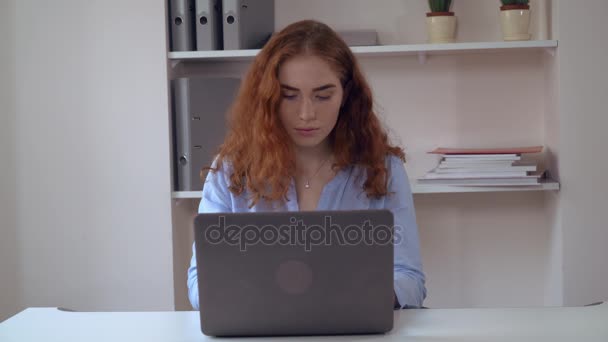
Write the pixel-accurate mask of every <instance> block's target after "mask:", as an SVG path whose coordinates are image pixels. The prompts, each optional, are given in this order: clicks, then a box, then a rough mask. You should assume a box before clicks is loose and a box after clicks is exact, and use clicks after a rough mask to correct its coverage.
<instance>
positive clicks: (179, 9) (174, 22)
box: [169, 0, 195, 51]
mask: <svg viewBox="0 0 608 342" xmlns="http://www.w3.org/2000/svg"><path fill="white" fill-rule="evenodd" d="M169 16H170V18H169V21H170V23H169V24H170V25H169V26H170V27H171V42H170V46H171V51H192V50H194V47H195V41H194V37H195V31H194V30H195V27H194V0H169Z"/></svg>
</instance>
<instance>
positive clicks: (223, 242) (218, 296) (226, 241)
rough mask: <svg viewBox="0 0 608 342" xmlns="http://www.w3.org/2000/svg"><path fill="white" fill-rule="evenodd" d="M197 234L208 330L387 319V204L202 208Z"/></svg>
mask: <svg viewBox="0 0 608 342" xmlns="http://www.w3.org/2000/svg"><path fill="white" fill-rule="evenodd" d="M195 242H196V261H197V265H198V267H197V272H198V285H199V301H200V319H201V330H202V332H203V333H204V334H206V335H212V336H271V335H328V334H361V333H384V332H387V331H389V330H391V329H392V327H393V293H394V290H393V252H394V250H393V248H394V247H393V215H392V213H391V212H390V211H389V210H360V211H310V212H267V213H213V214H199V215H198V216H197V217H196V219H195Z"/></svg>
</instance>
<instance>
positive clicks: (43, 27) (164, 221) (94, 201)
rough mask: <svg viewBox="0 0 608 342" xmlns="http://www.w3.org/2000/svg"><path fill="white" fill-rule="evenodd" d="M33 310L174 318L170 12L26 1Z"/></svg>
mask: <svg viewBox="0 0 608 342" xmlns="http://www.w3.org/2000/svg"><path fill="white" fill-rule="evenodd" d="M15 18H16V19H15V24H14V25H15V27H16V55H17V61H16V72H17V75H18V79H17V82H16V109H17V119H16V122H15V143H16V146H17V150H16V156H15V159H16V160H15V162H16V163H15V166H16V168H15V172H16V175H17V184H18V185H19V186H18V188H17V196H16V197H15V198H16V200H17V208H16V215H17V217H16V221H17V223H18V225H17V229H18V235H19V245H18V253H19V256H20V260H21V271H22V276H21V279H20V280H21V286H22V290H23V304H24V305H25V306H28V307H29V306H63V307H68V308H72V309H76V310H171V309H173V307H174V299H173V273H172V272H173V265H172V247H171V246H172V236H171V213H170V189H171V186H170V168H169V146H170V144H169V122H168V120H169V119H168V97H167V79H166V43H165V39H164V37H165V24H164V22H165V21H164V20H165V4H164V1H148V0H132V1H120V0H113V1H108V0H95V1H79V0H58V1H52V2H49V1H35V0H19V1H17V2H16V16H15Z"/></svg>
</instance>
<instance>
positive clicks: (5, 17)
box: [0, 0, 22, 322]
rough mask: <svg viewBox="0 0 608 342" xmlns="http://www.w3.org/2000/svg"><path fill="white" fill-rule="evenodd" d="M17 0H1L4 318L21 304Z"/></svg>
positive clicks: (0, 303)
mask: <svg viewBox="0 0 608 342" xmlns="http://www.w3.org/2000/svg"><path fill="white" fill-rule="evenodd" d="M14 13H15V1H14V0H2V1H0V46H1V47H2V48H1V49H0V322H1V321H2V320H4V319H6V318H8V317H9V316H12V315H14V314H15V313H17V312H18V311H19V310H20V309H22V306H21V294H20V290H19V287H20V286H19V273H18V272H19V258H18V252H17V220H16V219H17V218H16V216H15V195H16V189H17V188H16V184H15V167H14V161H15V145H14V141H15V139H14V127H15V101H14V94H15V69H14V68H15V50H14V46H15V41H14V26H15V21H14Z"/></svg>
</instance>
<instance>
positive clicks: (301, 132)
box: [296, 128, 319, 137]
mask: <svg viewBox="0 0 608 342" xmlns="http://www.w3.org/2000/svg"><path fill="white" fill-rule="evenodd" d="M318 130H319V129H318V128H296V132H298V134H299V135H301V136H305V137H310V136H313V135H314V134H315V133H316V132H317V131H318Z"/></svg>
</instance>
